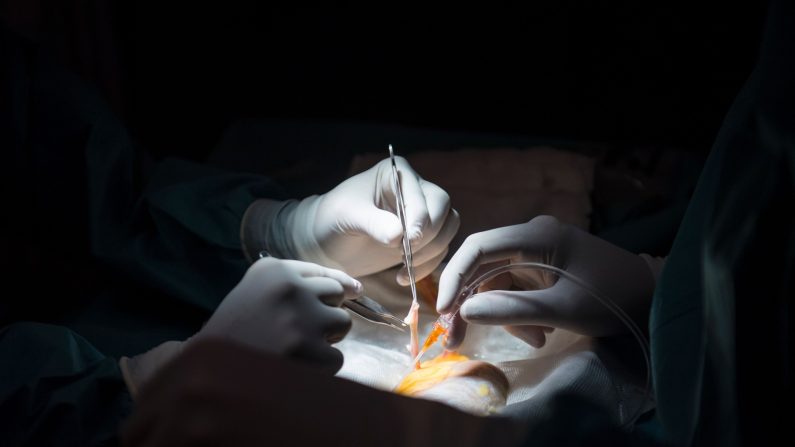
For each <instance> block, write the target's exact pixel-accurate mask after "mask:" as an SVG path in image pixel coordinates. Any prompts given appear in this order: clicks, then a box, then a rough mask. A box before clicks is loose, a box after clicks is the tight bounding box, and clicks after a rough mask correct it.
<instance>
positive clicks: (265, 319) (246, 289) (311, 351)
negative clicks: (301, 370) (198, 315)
mask: <svg viewBox="0 0 795 447" xmlns="http://www.w3.org/2000/svg"><path fill="white" fill-rule="evenodd" d="M361 294H362V285H361V283H359V282H358V281H356V280H355V279H353V278H351V277H349V276H348V275H346V274H345V273H343V272H341V271H339V270H333V269H329V268H325V267H322V266H319V265H316V264H311V263H307V262H301V261H292V260H279V259H275V258H265V259H261V260H259V261H257V262H256V263H254V264H253V265H252V266H251V267H250V268H249V269H248V271H247V272H246V274H245V275H244V276H243V279H242V280H241V281H240V282H239V283H238V284H237V286H236V287H235V288H234V289H232V291H231V292H229V294H228V295H227V296H226V297H225V298H224V300H223V301H222V302H221V304H220V305H219V306H218V309H216V310H215V312H214V313H213V315H212V316H211V317H210V319H209V320H208V321H207V323H206V324H205V325H204V327H202V329H201V330H200V331H199V332H198V333H196V334H195V335H194V336H193V337H191V338H190V339H188V340H187V341H185V342H176V341H174V342H166V343H164V344H162V345H160V346H158V347H156V348H154V349H152V350H150V351H148V352H146V353H144V354H140V355H138V356H135V357H133V358H126V357H125V358H123V359H122V362H121V365H122V371H123V373H124V375H125V380H126V381H127V384H128V387H129V388H130V389H131V391H133V392H134V390H135V389H137V388H138V386H139V385H140V384H141V383H143V382H145V381H146V380H148V378H149V377H150V376H151V375H152V374H153V373H154V372H155V371H156V370H157V369H159V368H160V366H162V365H163V364H164V363H166V362H167V361H168V360H170V359H171V358H173V357H174V356H175V355H177V354H178V353H179V352H181V350H182V349H183V348H184V347H185V346H186V345H189V344H190V343H193V342H195V340H200V339H204V338H221V339H225V340H231V341H234V342H237V343H240V344H243V345H247V346H250V347H252V348H254V349H257V350H260V351H263V352H268V353H272V354H279V355H284V356H286V357H290V358H296V359H300V360H303V361H306V362H309V363H313V364H317V365H318V366H319V367H320V368H322V369H327V370H329V371H330V372H336V371H337V370H339V368H340V367H341V366H342V353H341V352H340V351H338V350H337V349H336V348H333V347H332V346H331V345H330V343H335V342H337V341H339V340H341V339H342V338H343V337H344V336H345V334H346V333H347V332H348V330H349V329H350V326H351V317H350V315H349V314H348V313H347V312H346V311H345V310H342V309H339V308H338V307H339V306H340V304H342V301H343V300H344V299H348V298H356V297H358V296H361Z"/></svg>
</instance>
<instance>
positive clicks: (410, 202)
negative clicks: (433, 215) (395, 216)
mask: <svg viewBox="0 0 795 447" xmlns="http://www.w3.org/2000/svg"><path fill="white" fill-rule="evenodd" d="M395 164H396V165H397V168H398V176H399V177H400V186H401V191H402V193H403V202H404V203H405V205H406V230H407V231H408V233H409V240H411V241H412V242H414V241H417V240H419V239H421V238H422V237H423V230H424V229H427V227H428V226H429V224H430V222H431V219H430V214H429V212H428V204H427V202H426V200H425V192H424V191H423V189H422V184H421V183H422V179H421V178H420V177H419V176H418V175H417V173H416V172H414V169H412V168H411V166H410V165H409V163H408V162H407V161H406V159H405V158H403V157H395ZM395 203H397V200H395Z"/></svg>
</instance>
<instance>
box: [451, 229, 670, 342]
mask: <svg viewBox="0 0 795 447" xmlns="http://www.w3.org/2000/svg"><path fill="white" fill-rule="evenodd" d="M529 261H534V262H541V263H545V264H549V265H552V266H555V267H558V268H561V269H563V270H566V271H567V272H569V273H572V274H573V275H575V276H576V277H578V278H579V279H581V280H583V281H585V282H586V283H589V284H590V285H591V286H593V287H594V288H596V290H598V291H599V292H601V294H603V295H605V296H607V297H608V298H609V299H611V300H612V301H613V302H615V304H617V305H618V306H620V307H621V308H622V309H623V310H624V311H625V312H626V313H627V314H628V315H629V316H630V317H631V318H632V319H633V320H634V321H635V323H636V324H638V326H639V327H641V328H643V329H642V330H645V328H646V327H647V320H648V312H649V306H650V304H651V298H652V293H653V292H654V285H655V281H654V277H653V275H652V272H651V270H650V268H649V266H648V265H647V263H646V261H644V260H643V259H642V258H641V257H640V256H637V255H635V254H632V253H630V252H628V251H626V250H623V249H621V248H619V247H616V246H614V245H612V244H610V243H608V242H606V241H604V240H602V239H599V238H598V237H596V236H593V235H591V234H590V233H587V232H585V231H583V230H580V229H579V228H577V227H575V226H572V225H568V224H565V223H562V222H559V221H558V220H557V219H556V218H554V217H551V216H539V217H536V218H534V219H533V220H531V221H530V222H527V223H525V224H520V225H514V226H509V227H503V228H497V229H494V230H489V231H485V232H482V233H477V234H473V235H472V236H470V237H468V238H467V239H466V241H464V243H463V244H462V246H461V248H460V249H459V250H458V251H457V252H456V253H455V255H453V257H452V259H451V260H450V262H449V263H448V264H447V266H446V267H445V269H444V271H443V272H442V275H441V278H440V280H439V296H438V300H437V306H436V308H437V310H438V311H439V313H448V312H450V311H452V310H453V306H454V299H455V297H456V296H457V295H458V294H459V293H460V292H461V290H462V289H463V288H464V287H465V286H467V285H469V284H470V283H471V282H472V281H474V280H475V279H476V278H477V277H478V276H479V275H480V274H482V273H484V272H485V271H487V270H490V269H491V268H493V267H496V266H498V265H501V264H508V263H517V262H529ZM479 292H480V293H476V294H475V295H472V297H470V299H468V300H467V301H465V302H464V304H463V305H462V306H461V312H460V315H459V317H458V318H456V319H455V320H454V323H453V327H452V329H451V331H450V335H449V337H448V345H447V346H448V348H450V349H455V348H456V347H458V346H459V345H460V344H461V342H462V341H463V339H464V335H465V333H466V322H469V323H476V324H491V325H505V326H506V329H507V330H508V331H509V332H511V333H512V334H513V335H515V336H517V337H519V338H521V339H522V340H524V341H526V342H527V343H529V344H530V345H532V346H535V347H541V346H543V345H544V343H545V342H546V335H545V334H546V333H548V332H550V331H551V330H552V328H556V327H559V328H563V329H567V330H570V331H573V332H577V333H580V334H584V335H588V336H608V335H613V334H619V333H624V332H628V331H629V330H628V329H627V328H626V326H624V324H623V323H622V322H621V321H620V320H619V319H618V318H617V317H616V316H615V315H614V314H613V313H612V312H611V311H609V310H608V309H607V308H606V307H604V306H603V305H602V304H601V303H599V301H597V300H596V299H594V298H592V297H591V296H590V294H589V293H588V292H587V291H585V290H583V289H582V288H580V287H579V286H577V285H576V284H574V283H573V282H571V281H569V280H567V279H565V278H561V279H558V278H557V276H556V275H555V274H554V273H547V272H542V271H539V270H517V271H512V272H509V273H504V274H502V275H500V276H498V277H496V278H494V279H493V280H491V281H490V282H488V283H487V284H484V285H483V286H481V288H480V289H479Z"/></svg>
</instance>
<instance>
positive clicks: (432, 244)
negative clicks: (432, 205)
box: [413, 210, 461, 264]
mask: <svg viewBox="0 0 795 447" xmlns="http://www.w3.org/2000/svg"><path fill="white" fill-rule="evenodd" d="M460 226H461V220H460V219H459V217H458V211H456V210H450V213H449V214H448V215H447V220H446V221H445V222H444V226H442V228H440V229H439V231H438V232H436V233H434V235H433V239H432V240H429V241H428V243H427V244H425V245H424V246H423V247H422V248H420V249H419V250H413V252H414V253H413V254H414V263H415V264H423V263H425V262H426V261H428V260H429V259H431V258H435V257H436V256H437V255H438V254H439V253H440V252H442V251H444V250H446V249H447V248H448V247H449V246H450V241H452V240H453V238H454V237H455V235H456V233H458V228H459V227H460ZM424 239H425V238H423V240H424Z"/></svg>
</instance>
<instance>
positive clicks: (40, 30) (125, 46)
mask: <svg viewBox="0 0 795 447" xmlns="http://www.w3.org/2000/svg"><path fill="white" fill-rule="evenodd" d="M517 3H518V4H517V5H511V6H508V5H507V4H503V3H502V2H488V3H483V4H480V5H473V6H468V5H464V4H463V2H459V3H458V4H456V5H455V6H454V7H448V6H444V7H443V6H433V5H428V4H409V3H407V2H368V3H364V4H354V3H352V2H326V3H325V4H324V5H322V6H318V5H314V4H310V3H307V2H300V1H299V2H261V1H254V0H250V1H224V2H163V1H136V2H103V1H100V0H85V1H77V0H73V1H54V0H32V1H21V0H5V1H3V2H2V4H3V10H2V13H3V18H4V20H5V21H6V22H7V23H9V24H10V26H11V27H12V28H14V29H15V30H18V31H19V32H21V33H23V34H25V35H27V36H29V37H31V38H34V39H35V40H37V41H40V42H43V43H45V44H47V45H49V46H51V47H52V48H54V52H55V54H57V56H58V57H59V58H60V59H61V60H62V61H63V62H64V63H65V64H67V65H68V66H69V67H71V68H72V69H74V70H75V71H77V72H78V73H80V74H81V76H83V77H84V78H85V79H87V80H88V81H90V82H92V83H94V84H95V85H97V86H98V87H99V88H100V89H101V91H102V93H103V95H104V96H105V97H106V98H107V100H108V101H109V102H110V103H111V105H112V106H113V108H114V110H115V111H116V112H117V113H118V114H119V115H120V116H121V117H122V118H123V119H124V120H125V122H126V124H127V125H128V127H129V128H130V129H131V132H132V134H133V136H134V137H135V138H136V140H137V141H139V142H140V143H142V144H143V145H144V146H145V147H147V148H148V149H149V150H150V151H151V152H152V153H153V154H154V155H155V156H164V155H178V156H183V157H188V158H194V159H202V158H204V157H205V156H206V155H207V154H208V153H209V152H210V151H211V150H212V148H213V147H214V145H215V144H216V143H217V142H218V140H219V138H220V136H221V134H222V132H223V130H224V129H225V128H226V127H227V126H228V125H229V124H230V123H232V122H235V121H237V120H239V119H242V118H251V117H258V118H279V119H299V120H301V119H310V118H312V119H321V120H326V119H331V120H352V121H361V120H364V121H368V122H378V123H394V124H403V125H408V126H418V127H424V128H432V129H447V130H464V131H478V132H499V133H509V134H518V135H528V136H533V137H549V138H561V139H570V140H587V141H599V142H605V143H610V144H613V145H615V146H617V147H621V146H627V147H629V146H631V145H633V144H637V143H642V144H665V145H669V146H675V147H678V148H682V149H684V150H687V151H699V152H706V151H707V150H708V148H709V147H710V145H711V143H712V139H713V137H714V136H715V134H716V132H717V129H718V127H719V126H720V123H721V121H722V118H723V115H724V114H725V112H726V110H727V108H728V106H729V104H730V102H731V100H732V99H733V97H734V95H735V94H736V92H737V91H738V89H739V88H740V86H741V85H742V82H743V81H744V80H745V79H746V77H747V76H748V74H749V73H750V71H751V69H752V67H753V63H754V60H755V57H756V52H757V47H758V44H759V37H760V30H761V26H762V22H763V16H764V12H765V9H766V2H758V1H748V2H723V3H721V4H720V5H719V6H715V7H706V6H699V7H694V6H693V5H692V4H691V3H696V2H682V3H675V2H637V1H626V2H615V1H607V2H593V1H586V0H561V1H550V0H547V1H527V2H517Z"/></svg>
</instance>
